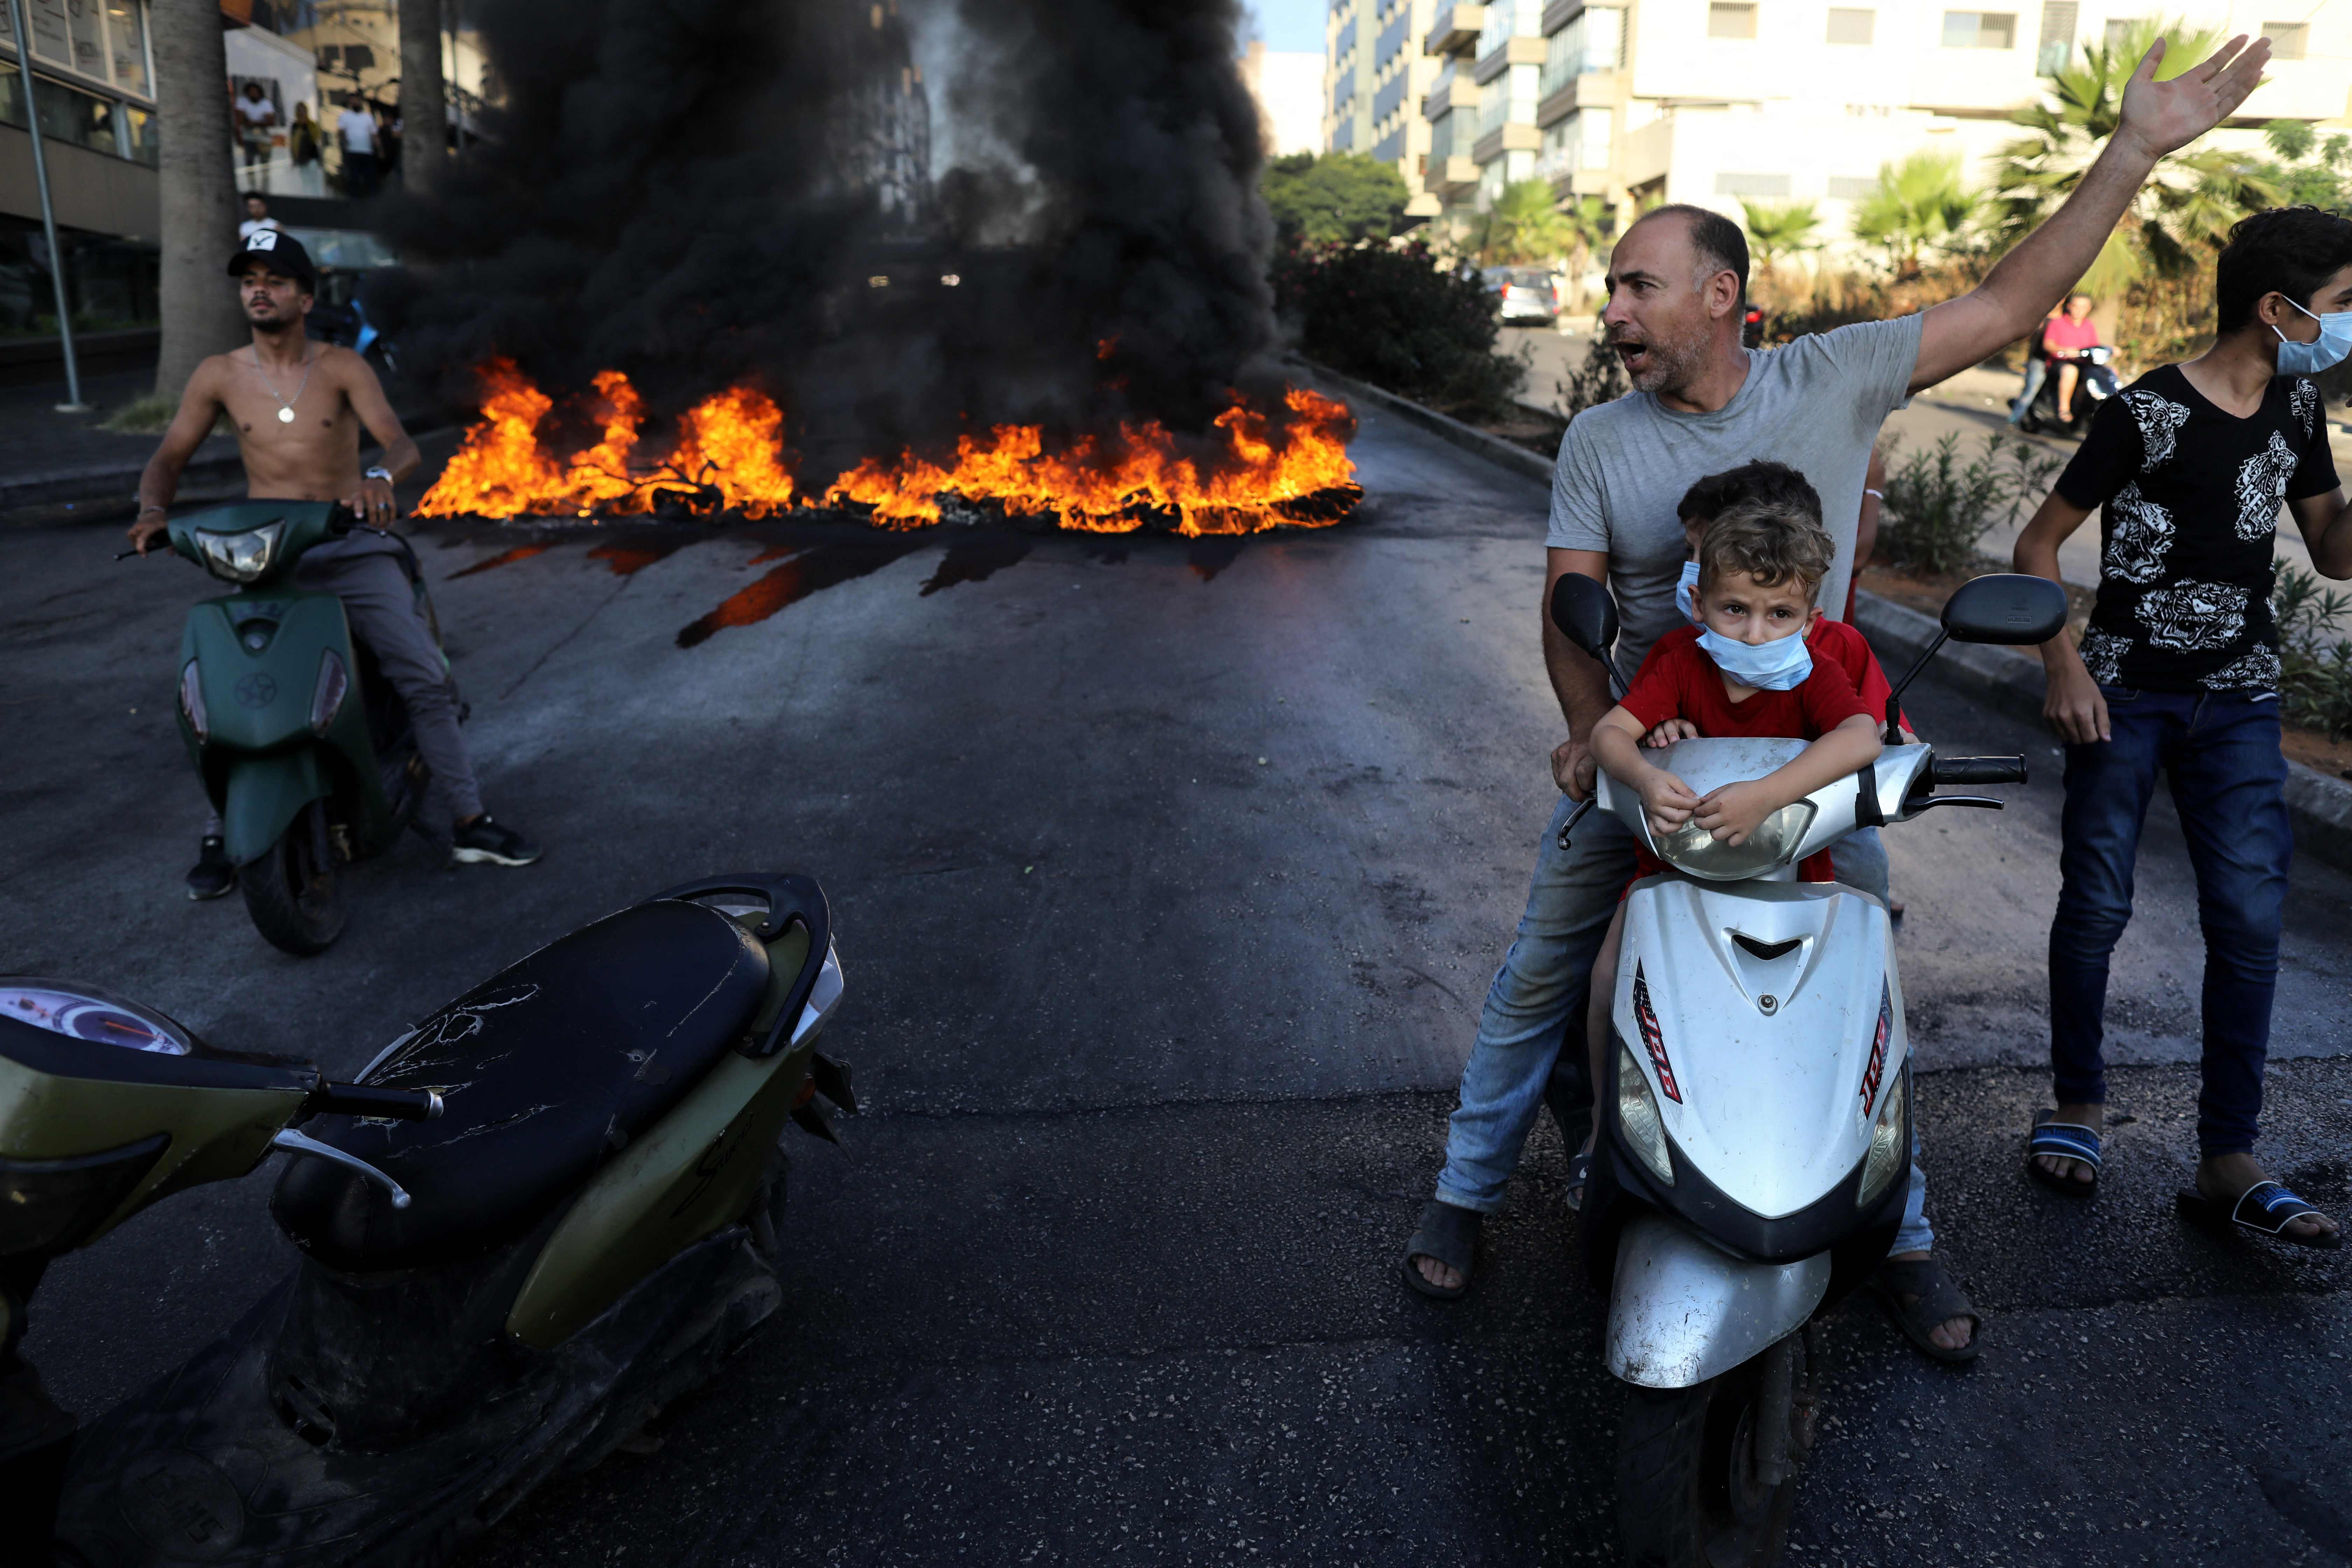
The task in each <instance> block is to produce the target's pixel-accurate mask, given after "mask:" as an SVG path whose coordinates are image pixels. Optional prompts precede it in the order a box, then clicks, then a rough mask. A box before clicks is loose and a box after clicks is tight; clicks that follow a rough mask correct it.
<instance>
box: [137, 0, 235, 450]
mask: <svg viewBox="0 0 2352 1568" xmlns="http://www.w3.org/2000/svg"><path fill="white" fill-rule="evenodd" d="M147 37H148V45H149V47H151V48H152V49H153V50H154V52H155V119H156V132H157V136H158V139H159V141H160V142H161V143H162V145H161V146H160V147H159V148H158V150H157V151H158V157H157V160H156V174H157V176H158V178H157V180H156V182H155V185H156V194H157V197H158V200H159V202H160V205H161V210H160V212H159V213H158V214H157V226H158V227H159V228H160V230H161V234H160V238H161V239H162V241H163V257H162V263H161V267H160V268H159V276H158V285H159V287H158V289H157V293H158V300H157V306H158V309H159V310H160V312H161V314H162V316H163V343H162V346H161V349H160V351H159V352H158V354H157V357H156V361H155V395H156V396H157V397H158V398H161V399H164V400H166V401H167V402H169V403H172V404H174V405H176V404H177V403H178V402H179V401H180V393H181V391H182V389H183V388H184V387H185V386H186V385H187V384H188V377H189V376H191V375H193V374H195V369H196V363H197V362H198V361H199V360H201V359H203V358H204V357H205V355H206V354H215V353H220V352H221V351H222V350H224V349H228V348H233V347H235V346H236V342H237V340H238V339H239V338H240V337H242V336H244V335H245V323H244V321H243V319H242V317H241V314H240V312H239V311H238V310H237V306H236V290H235V289H231V288H230V287H229V282H228V279H226V278H224V277H223V276H221V264H222V263H223V262H225V261H226V260H227V259H228V256H229V252H230V251H231V250H233V249H235V248H236V212H237V207H236V167H235V165H234V164H233V163H231V161H230V156H229V122H228V98H227V91H228V89H227V87H226V83H227V81H228V51H227V50H226V48H225V47H223V46H222V44H221V12H220V6H219V5H217V4H216V3H215V0H156V4H155V5H154V7H153V10H152V16H151V18H150V20H149V22H148V35H147Z"/></svg>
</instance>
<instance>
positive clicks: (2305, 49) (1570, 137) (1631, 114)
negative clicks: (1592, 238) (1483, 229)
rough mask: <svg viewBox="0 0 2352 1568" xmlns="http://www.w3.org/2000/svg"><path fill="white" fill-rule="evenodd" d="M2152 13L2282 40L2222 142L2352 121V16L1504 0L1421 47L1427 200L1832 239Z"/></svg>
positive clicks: (2257, 1)
mask: <svg viewBox="0 0 2352 1568" xmlns="http://www.w3.org/2000/svg"><path fill="white" fill-rule="evenodd" d="M1976 3H1977V4H1979V5H1981V4H1984V3H1985V0H1976ZM1994 3H1996V4H1998V3H1999V0H1994ZM2012 4H2013V0H2012ZM2281 14H2283V15H2281ZM2143 16H2181V17H2183V18H2184V19H2185V20H2186V21H2187V22H2188V23H2189V25H2190V26H2209V27H2214V28H2218V29H2220V30H2221V32H2223V33H2224V34H2227V33H2231V32H2245V33H2250V34H2254V33H2259V34H2262V35H2264V36H2266V37H2270V39H2271V40H2272V46H2273V63H2272V65H2271V68H2270V70H2269V78H2270V79H2269V80H2267V81H2266V82H2265V83H2264V84H2263V87H2262V88H2260V89H2257V91H2256V92H2255V94H2254V95H2253V97H2252V98H2251V99H2250V100H2247V102H2246V104H2245V105H2244V107H2243V108H2242V110H2241V111H2240V113H2239V114H2238V116H2237V117H2236V118H2234V119H2233V120H2232V121H2231V123H2230V125H2229V126H2227V127H2224V128H2222V129H2221V130H2219V131H2217V132H2214V133H2213V135H2212V143H2213V144H2219V145H2223V146H2229V145H2233V144H2235V145H2247V146H2251V145H2253V144H2254V143H2256V142H2258V141H2259V137H2260V129H2259V128H2260V127H2261V126H2262V125H2263V124H2264V123H2266V122H2268V121H2272V120H2274V119H2294V120H2303V121H2311V122H2314V123H2315V124H2318V125H2320V126H2322V127H2323V128H2325V127H2326V126H2329V125H2331V124H2334V125H2341V124H2344V123H2347V121H2352V0H2317V3H2316V4H2314V3H2313V0H2295V3H2294V5H2289V4H2287V3H2286V0H2179V3H2178V4H2172V5H2166V6H2163V7H2154V6H2150V5H2147V3H2146V0H2108V3H2102V0H2043V3H2042V4H2040V5H2027V6H2022V7H2018V8H2013V9H2004V10H1973V9H1971V10H1958V9H1954V8H1952V7H1951V6H1950V5H1948V4H1945V3H1943V0H1880V3H1879V4H1877V5H1827V4H1822V3H1819V0H1622V3H1621V0H1606V3H1592V0H1549V4H1544V3H1543V0H1496V3H1494V4H1490V5H1468V6H1465V5H1454V6H1451V7H1449V8H1447V9H1444V10H1442V11H1440V12H1439V13H1438V16H1437V17H1436V20H1435V22H1434V23H1433V26H1431V28H1430V29H1429V31H1428V33H1427V34H1426V35H1425V36H1424V38H1423V49H1424V52H1425V53H1427V54H1428V55H1429V56H1430V57H1431V58H1434V59H1437V60H1440V61H1441V62H1442V63H1441V66H1440V69H1439V72H1438V75H1437V77H1436V79H1434V83H1433V88H1432V90H1431V93H1430V94H1429V97H1428V99H1427V100H1426V106H1425V109H1424V115H1425V118H1426V119H1427V120H1428V121H1429V125H1430V153H1429V163H1428V175H1427V184H1428V188H1429V189H1431V190H1432V191H1433V192H1435V193H1437V194H1438V195H1439V196H1440V198H1441V200H1442V202H1443V203H1444V206H1445V208H1447V209H1448V210H1456V211H1460V210H1475V209H1477V208H1482V207H1484V206H1486V205H1488V204H1490V203H1491V202H1492V201H1493V200H1494V198H1495V196H1496V195H1497V194H1498V193H1499V192H1500V191H1501V189H1502V187H1503V186H1504V185H1505V184H1508V183H1510V182H1512V181H1516V180H1520V179H1525V178H1528V176H1529V175H1530V174H1535V175H1540V176H1542V177H1543V178H1546V179H1548V180H1549V181H1550V182H1551V184H1552V187H1553V189H1554V190H1555V191H1556V192H1557V193H1558V194H1559V195H1560V196H1562V197H1567V196H1570V195H1600V196H1603V197H1605V198H1607V199H1608V200H1610V201H1612V203H1614V204H1617V205H1619V206H1620V207H1621V208H1622V209H1623V210H1624V211H1626V212H1628V213H1631V212H1632V211H1633V210H1637V209H1639V208H1640V207H1643V206H1646V205H1654V204H1656V203H1658V202H1662V201H1672V202H1690V203H1694V204H1696V205H1702V206H1710V207H1714V208H1716V209H1717V210H1719V211H1722V212H1725V213H1727V214H1728V215H1730V216H1734V217H1737V216H1738V215H1739V212H1740V206H1739V204H1740V201H1741V200H1742V198H1746V199H1749V200H1771V201H1790V200H1796V201H1810V202H1811V203H1813V204H1814V205H1815V209H1816V211H1817V212H1819V214H1820V215H1821V217H1822V234H1823V236H1824V237H1829V238H1831V239H1832V241H1833V242H1834V241H1837V240H1839V239H1840V238H1841V237H1843V236H1844V235H1846V233H1847V232H1848V229H1849V225H1850V220H1851V217H1852V208H1853V203H1854V202H1855V201H1856V200H1857V199H1859V198H1860V197H1862V196H1864V195H1866V194H1868V192H1869V191H1870V190H1871V188H1872V187H1873V186H1874V184H1876V182H1877V175H1878V170H1879V167H1880V165H1882V164H1884V163H1892V162H1896V161H1899V160H1901V159H1903V158H1905V157H1907V156H1909V155H1910V154H1911V153H1916V152H1918V151H1920V150H1922V149H1949V150H1951V151H1953V152H1955V153H1958V154H1959V156H1960V157H1961V158H1962V160H1963V161H1964V163H1965V164H1966V165H1967V167H1968V172H1969V176H1970V177H1971V178H1972V179H1979V180H1981V179H1982V178H1984V177H1985V175H1986V174H1987V172H1988V164H1989V163H1990V159H1991V158H1992V156H1993V154H1994V153H1995V152H1996V150H1997V149H1998V148H1999V147H2000V145H2001V144H2002V143H2003V142H2007V141H2009V140H2011V138H2013V137H2014V136H2015V135H2016V134H2017V128H2016V127H2015V126H2014V125H2012V124H2011V123H2010V122H2009V116H2010V115H2011V113H2013V112H2015V111H2016V110H2019V109H2021V108H2024V107H2026V106H2027V105H2029V104H2031V103H2032V102H2033V101H2035V100H2036V99H2037V98H2038V97H2039V96H2040V94H2041V91H2042V86H2043V78H2044V77H2045V76H2046V75H2047V73H2048V72H2050V71H2051V70H2053V69H2054V68H2056V67H2057V66H2059V65H2061V64H2063V63H2064V62H2065V61H2066V60H2067V59H2068V58H2070V57H2072V58H2079V53H2080V46H2081V45H2083V44H2084V43H2096V42H2102V41H2105V40H2107V39H2110V38H2114V37H2120V36H2122V35H2123V34H2125V33H2126V32H2127V31H2128V30H2129V29H2130V28H2131V26H2133V25H2134V23H2135V22H2136V21H2137V20H2138V19H2139V18H2141V17H2143ZM1465 111H1467V113H1468V114H1469V115H1470V116H1473V117H1475V118H1472V119H1469V120H1467V121H1465ZM1473 126H1475V131H1473V130H1472V129H1471V128H1472V127H1473Z"/></svg>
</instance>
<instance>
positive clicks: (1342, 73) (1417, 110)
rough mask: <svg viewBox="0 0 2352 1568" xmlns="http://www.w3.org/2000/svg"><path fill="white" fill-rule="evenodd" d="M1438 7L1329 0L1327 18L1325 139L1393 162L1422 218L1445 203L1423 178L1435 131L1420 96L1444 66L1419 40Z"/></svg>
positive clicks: (1337, 147)
mask: <svg viewBox="0 0 2352 1568" xmlns="http://www.w3.org/2000/svg"><path fill="white" fill-rule="evenodd" d="M1435 9H1436V0H1332V5H1331V8H1330V12H1329V14H1328V16H1327V18H1326V20H1325V24H1324V37H1325V39H1326V42H1327V46H1328V47H1327V48H1326V51H1325V54H1324V59H1325V61H1326V62H1327V64H1326V67H1325V76H1324V89H1323V103H1324V117H1323V145H1324V146H1325V147H1327V148H1328V149H1329V150H1331V151H1332V152H1335V153H1368V154H1370V156H1371V157H1374V158H1377V159H1379V160H1380V161H1381V163H1387V164H1389V165H1390V166H1391V167H1392V168H1394V169H1395V170H1396V171H1397V173H1398V174H1402V176H1403V177H1404V183H1405V188H1406V190H1407V191H1408V192H1410V193H1411V195H1412V200H1411V202H1410V203H1409V204H1408V205H1407V206H1406V208H1405V210H1406V211H1407V212H1408V213H1410V214H1412V216H1417V217H1429V216H1434V215H1435V214H1436V213H1437V212H1438V211H1439V210H1440V206H1441V202H1440V200H1439V198H1438V197H1437V196H1435V195H1430V194H1426V193H1425V192H1424V188H1423V179H1422V170H1423V163H1424V161H1425V160H1426V158H1427V156H1428V153H1429V137H1430V122H1429V121H1428V119H1427V118H1426V116H1425V115H1424V114H1423V107H1422V100H1423V95H1424V94H1425V93H1426V92H1427V91H1428V89H1429V86H1430V83H1431V82H1432V81H1433V79H1435V78H1436V77H1437V75H1438V74H1439V69H1440V67H1439V62H1438V61H1437V60H1436V59H1434V58H1431V57H1430V56H1429V55H1428V54H1426V53H1425V52H1424V51H1423V47H1422V40H1423V35H1424V34H1425V33H1426V32H1427V31H1428V29H1429V24H1430V18H1431V16H1432V13H1433V11H1434V10H1435Z"/></svg>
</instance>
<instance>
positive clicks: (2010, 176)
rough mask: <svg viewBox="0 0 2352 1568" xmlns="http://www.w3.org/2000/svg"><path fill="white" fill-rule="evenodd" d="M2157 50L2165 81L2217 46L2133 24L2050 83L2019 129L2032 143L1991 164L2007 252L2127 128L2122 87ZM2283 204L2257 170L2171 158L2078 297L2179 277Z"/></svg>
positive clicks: (2235, 162) (2254, 162) (2176, 26)
mask: <svg viewBox="0 0 2352 1568" xmlns="http://www.w3.org/2000/svg"><path fill="white" fill-rule="evenodd" d="M2158 38H2162V39H2163V40H2164V59H2163V61H2162V62H2161V63H2160V64H2159V65H2158V67H2157V71H2156V75H2157V79H2158V80H2159V81H2161V80H2165V79H2168V78H2171V77H2175V76H2178V75H2179V74H2180V73H2181V72H2182V71H2185V70H2187V69H2189V68H2190V67H2192V66H2195V65H2197V64H2199V63H2200V62H2201V61H2202V60H2203V59H2204V58H2206V57H2207V56H2208V55H2210V54H2211V53H2212V52H2213V47H2214V46H2215V45H2216V44H2217V43H2218V42H2219V41H2220V35H2219V34H2218V33H2216V32H2213V31H2210V30H2208V29H2201V28H2194V27H2190V26H2188V25H2187V24H2186V23H2184V22H2180V21H2177V20H2176V21H2171V22H2163V21H2158V20H2155V19H2146V20H2142V21H2139V22H2136V23H2134V24H2133V25H2132V26H2131V27H2130V28H2129V29H2128V30H2127V31H2126V32H2125V33H2124V34H2123V35H2122V36H2121V37H2118V38H2117V39H2116V41H2115V42H2113V43H2106V44H2090V45H2085V46H2084V49H2083V58H2082V59H2081V61H2080V62H2079V63H2073V64H2069V65H2066V66H2064V67H2062V68H2060V69H2059V70H2058V71H2057V72H2056V73H2055V74H2054V75H2053V77H2052V78H2051V79H2050V86H2049V89H2048V96H2047V97H2046V98H2045V99H2044V100H2043V101H2042V102H2041V103H2038V104H2036V105H2034V106H2033V107H2032V108H2031V109H2028V110H2021V111H2020V112H2019V113H2018V114H2016V115H2015V116H2013V117H2012V118H2013V119H2014V120H2015V121H2016V123H2017V124H2019V125H2021V126H2022V127H2024V129H2025V131H2026V134H2025V135H2023V136H2021V137H2019V138H2018V139H2017V140H2016V141H2013V142H2010V143H2009V144H2008V145H2007V146H2005V147H2003V148H2001V150H2000V153H1998V154H1997V155H1996V161H1995V164H1994V167H1995V175H1994V185H1993V193H1992V205H1993V222H1992V230H1993V237H1994V241H1995V243H1996V244H1997V245H1998V246H1999V247H2001V248H2003V249H2006V248H2007V247H2010V246H2011V245H2014V244H2016V243H2017V242H2018V241H2019V240H2021V239H2022V238H2024V237H2026V236H2027V235H2028V234H2031V233H2032V231H2033V230H2034V229H2035V228H2036V227H2038V226H2041V224H2042V222H2043V221H2045V220H2046V219H2047V218H2048V217H2049V216H2050V215H2051V214H2052V213H2053V212H2056V211H2057V210H2058V207H2059V205H2060V204H2061V203H2063V201H2065V199H2066V197H2067V196H2068V195H2071V194H2072V193H2073V192H2074V187H2075V185H2076V184H2080V183H2081V181H2082V178H2083V174H2084V170H2086V169H2088V168H2089V167H2090V166H2091V162H2092V160H2093V159H2095V158H2096V157H2097V156H2098V153H2099V149H2100V148H2101V147H2102V146H2103V145H2104V144H2105V142H2106V140H2107V138H2108V137H2110V136H2112V135H2114V134H2115V132H2116V126H2117V125H2118V124H2120V123H2121V122H2122V120H2123V100H2124V87H2125V85H2126V83H2127V82H2129V81H2130V80H2131V75H2132V72H2133V71H2134V70H2136V69H2137V68H2138V66H2139V62H2140V60H2141V58H2143V57H2145V56H2146V55H2147V51H2148V50H2149V49H2150V48H2151V47H2154V45H2155V43H2156V41H2157V40H2158ZM2283 199H2284V192H2283V191H2282V189H2281V186H2280V184H2279V182H2278V180H2277V178H2276V177H2275V173H2274V171H2273V170H2271V169H2270V168H2269V167H2268V166H2266V165H2265V164H2264V163H2263V161H2262V160H2261V159H2259V158H2253V157H2248V156H2244V155H2242V154H2239V153H2224V152H2221V151H2218V150H2212V149H2208V150H2205V151H2202V152H2194V151H2189V150H2183V151H2181V152H2178V153H2172V154H2170V155H2169V156H2168V157H2166V158H2164V159H2162V160H2160V161H2159V162H2158V163H2157V166H2156V170H2155V172H2154V173H2153V174H2150V175H2149V176H2148V180H2147V184H2144V185H2142V186H2141V187H2140V190H2139V194H2138V195H2137V196H2135V197H2134V198H2133V200H2132V205H2131V206H2130V207H2129V208H2128V209H2126V212H2125V214H2124V218H2123V221H2122V222H2121V223H2119V224H2117V225H2116V231H2115V233H2114V234H2113V235H2111V236H2109V237H2108V239H2107V243H2106V245H2105V247H2104V248H2102V249H2101V250H2100V252H2099V258H2098V259H2097V260H2096V261H2095V262H2093V263H2092V265H2091V269H2090V270H2089V271H2088V272H2086V273H2084V275H2083V279H2082V283H2081V285H2080V286H2081V287H2082V288H2083V289H2085V290H2087V291H2088V292H2090V293H2094V294H2116V293H2120V292H2121V291H2122V289H2124V288H2125V286H2126V285H2127V284H2129V283H2131V282H2133V281H2134V280H2135V279H2139V278H2142V277H2144V276H2146V275H2147V274H2148V273H2150V272H2169V271H2174V270H2177V269H2178V268H2180V267H2181V266H2183V265H2185V264H2187V263H2188V262H2189V259H2190V258H2193V257H2195V256H2198V255H2201V254H2203V253H2205V252H2207V251H2210V248H2211V247H2213V246H2215V245H2218V244H2219V243H2220V242H2221V238H2222V237H2224V236H2226V235H2227V234H2228V233H2229V230H2230V226H2231V224H2233V223H2235V222H2237V220H2238V219H2239V218H2241V217H2242V216H2245V215H2246V214H2247V213H2249V212H2252V211H2254V210H2256V209H2258V208H2262V207H2267V206H2276V205H2279V204H2280V202H2281V201H2282V200H2283Z"/></svg>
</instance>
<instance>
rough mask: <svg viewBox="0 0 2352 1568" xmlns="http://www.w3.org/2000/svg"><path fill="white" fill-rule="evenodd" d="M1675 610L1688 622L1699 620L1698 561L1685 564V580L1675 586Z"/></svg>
mask: <svg viewBox="0 0 2352 1568" xmlns="http://www.w3.org/2000/svg"><path fill="white" fill-rule="evenodd" d="M1675 609H1677V610H1680V611H1681V612H1682V613H1683V619H1685V620H1686V621H1696V620H1697V619H1698V563H1697V562H1696V561H1685V562H1684V563H1683V580H1682V581H1681V582H1679V583H1677V584H1675Z"/></svg>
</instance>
